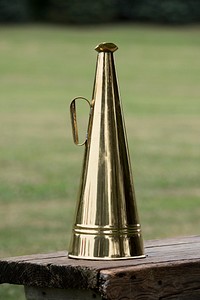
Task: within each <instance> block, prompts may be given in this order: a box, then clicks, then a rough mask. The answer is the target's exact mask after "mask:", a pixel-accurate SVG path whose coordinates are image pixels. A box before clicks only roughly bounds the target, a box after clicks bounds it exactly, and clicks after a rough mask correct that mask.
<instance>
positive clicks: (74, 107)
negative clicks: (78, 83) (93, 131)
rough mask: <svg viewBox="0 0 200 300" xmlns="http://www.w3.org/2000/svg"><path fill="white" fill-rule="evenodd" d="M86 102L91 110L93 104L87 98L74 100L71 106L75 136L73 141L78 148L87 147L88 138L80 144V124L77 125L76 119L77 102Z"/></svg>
mask: <svg viewBox="0 0 200 300" xmlns="http://www.w3.org/2000/svg"><path fill="white" fill-rule="evenodd" d="M80 99H82V100H85V101H86V102H87V103H88V104H89V106H90V108H91V104H90V102H89V101H88V100H87V99H86V98H83V97H76V98H74V99H73V100H72V102H71V104H70V114H71V122H72V134H73V140H74V143H75V144H76V145H77V146H83V145H85V143H86V141H87V136H86V139H85V141H84V142H83V143H79V138H78V124H77V117H76V100H80Z"/></svg>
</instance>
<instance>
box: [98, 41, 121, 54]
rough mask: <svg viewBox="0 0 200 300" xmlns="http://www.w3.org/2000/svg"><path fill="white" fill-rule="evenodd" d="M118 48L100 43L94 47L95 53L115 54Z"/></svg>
mask: <svg viewBox="0 0 200 300" xmlns="http://www.w3.org/2000/svg"><path fill="white" fill-rule="evenodd" d="M117 49H118V47H117V46H116V45H115V44H113V43H101V44H99V45H97V46H96V47H95V50H96V51H97V52H115V51H116V50H117Z"/></svg>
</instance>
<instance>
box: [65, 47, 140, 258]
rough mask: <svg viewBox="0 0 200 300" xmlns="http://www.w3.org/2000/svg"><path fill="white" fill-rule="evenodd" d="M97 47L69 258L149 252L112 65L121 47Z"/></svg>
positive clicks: (75, 133)
mask: <svg viewBox="0 0 200 300" xmlns="http://www.w3.org/2000/svg"><path fill="white" fill-rule="evenodd" d="M95 50H97V51H98V57H97V66H96V74H95V81H94V89H93V96H92V101H91V103H90V117H89V123H88V130H87V137H86V140H85V142H84V143H82V144H84V145H85V155H84V161H83V169H82V177H81V184H80V189H79V194H78V203H77V210H76V218H75V222H74V226H73V232H72V238H71V246H70V251H69V257H70V258H80V259H92V260H95V259H97V260H102V259H107V260H113V259H130V258H139V257H145V255H144V249H143V240H142V236H141V228H140V223H139V219H138V213H137V207H136V199H135V193H134V186H133V179H132V173H131V165H130V159H129V153H128V145H127V139H126V132H125V125H124V120H123V115H122V109H121V103H120V98H119V91H118V84H117V78H116V73H115V66H114V57H113V52H114V51H116V50H117V46H116V45H114V44H112V43H102V44H100V45H98V46H97V47H96V48H95ZM78 98H80V97H78ZM77 100H80V99H77V98H75V99H74V100H73V101H72V104H71V118H72V129H73V137H74V142H75V143H76V144H79V142H78V128H77V122H76V106H75V102H76V101H77ZM84 100H86V99H85V98H84ZM86 101H88V100H86Z"/></svg>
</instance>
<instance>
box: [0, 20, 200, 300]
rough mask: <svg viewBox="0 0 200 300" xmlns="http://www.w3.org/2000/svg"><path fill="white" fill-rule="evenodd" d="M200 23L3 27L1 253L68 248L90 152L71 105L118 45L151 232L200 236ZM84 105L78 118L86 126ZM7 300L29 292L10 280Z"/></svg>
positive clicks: (150, 235)
mask: <svg viewBox="0 0 200 300" xmlns="http://www.w3.org/2000/svg"><path fill="white" fill-rule="evenodd" d="M199 29H200V27H199V26H187V27H164V26H163V27H154V26H148V27H147V26H145V25H112V26H108V25H107V26H105V27H104V26H98V27H69V26H66V27H64V26H63V27H59V26H45V25H41V26H40V25H34V26H31V25H27V26H9V27H6V26H5V27H4V26H1V28H0V123H1V126H0V168H1V172H0V257H5V256H17V255H26V254H31V253H39V252H40V253H41V252H50V251H57V250H66V249H67V248H68V243H69V238H70V232H71V226H72V222H73V214H74V208H75V204H76V195H77V190H78V186H79V180H80V171H81V166H82V159H83V151H84V149H83V148H81V147H80V148H78V147H76V146H75V145H74V144H73V141H72V135H71V123H70V117H69V104H70V101H71V99H72V98H74V97H75V96H79V95H83V96H84V97H86V98H88V99H90V97H91V94H92V88H93V80H94V72H95V64H96V56H97V53H96V52H95V51H94V50H93V49H94V47H95V46H96V45H97V44H98V43H100V42H102V41H110V42H114V43H116V44H117V45H118V47H119V50H118V51H117V52H116V53H115V61H116V68H117V73H118V79H119V86H120V91H121V96H122V103H123V108H124V115H125V121H126V127H127V133H128V141H129V148H130V154H131V160H132V167H133V173H134V182H135V190H136V195H137V204H138V208H139V214H140V219H141V224H142V228H143V233H144V239H157V238H165V237H176V236H186V235H195V234H199V233H200V167H199V166H200V34H199V33H200V30H199ZM87 117H88V113H87V104H86V108H85V109H84V111H83V112H82V113H81V115H80V120H81V121H80V122H83V126H82V127H83V131H85V129H86V126H87V125H86V124H87ZM0 299H3V300H4V299H5V300H14V299H18V300H22V299H24V296H23V290H22V288H21V287H13V286H7V285H5V286H2V287H1V288H0Z"/></svg>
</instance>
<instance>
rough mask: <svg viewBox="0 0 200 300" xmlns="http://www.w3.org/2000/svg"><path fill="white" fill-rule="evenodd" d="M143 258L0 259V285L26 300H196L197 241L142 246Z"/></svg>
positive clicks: (199, 282)
mask: <svg viewBox="0 0 200 300" xmlns="http://www.w3.org/2000/svg"><path fill="white" fill-rule="evenodd" d="M145 249H146V254H147V257H146V258H145V259H130V260H121V261H87V260H72V259H68V257H67V252H64V251H62V252H56V253H49V254H38V255H31V256H21V257H14V258H5V259H1V260H0V283H10V284H20V285H24V286H25V294H26V299H28V300H44V299H45V300H55V299H56V300H57V299H59V300H67V299H71V300H75V299H76V300H77V299H81V300H86V299H109V300H119V299H120V300H122V299H123V300H130V299H131V300H144V299H149V300H156V299H157V300H161V299H162V300H175V299H176V300H177V299H178V300H198V299H200V236H193V237H186V238H180V239H166V240H155V241H147V242H146V243H145Z"/></svg>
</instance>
